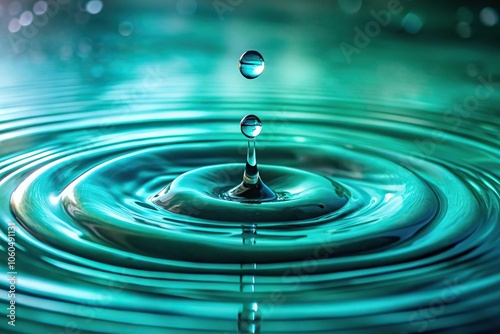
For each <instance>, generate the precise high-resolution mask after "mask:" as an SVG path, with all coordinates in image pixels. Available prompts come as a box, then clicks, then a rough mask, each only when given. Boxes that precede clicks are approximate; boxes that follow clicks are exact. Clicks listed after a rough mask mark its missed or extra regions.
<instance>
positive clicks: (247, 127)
mask: <svg viewBox="0 0 500 334" xmlns="http://www.w3.org/2000/svg"><path fill="white" fill-rule="evenodd" d="M240 128H241V133H243V134H244V135H245V136H246V137H247V138H255V137H257V136H258V135H259V134H260V132H261V131H262V122H261V121H260V119H259V118H258V117H257V116H255V115H247V116H245V117H243V119H242V120H241V122H240Z"/></svg>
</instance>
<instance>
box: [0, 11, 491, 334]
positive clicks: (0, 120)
mask: <svg viewBox="0 0 500 334" xmlns="http://www.w3.org/2000/svg"><path fill="white" fill-rule="evenodd" d="M262 6H265V3H264V2H263V3H262ZM269 6H270V5H269ZM182 8H184V7H182ZM245 8H248V7H245V3H242V4H241V7H237V8H236V9H235V12H234V15H235V16H233V17H236V14H237V11H240V13H241V15H242V16H244V15H247V14H246V13H247V12H246V9H245ZM269 8H273V7H272V6H271V7H269ZM184 9H185V8H184ZM184 9H183V10H184ZM103 10H106V7H104V9H103ZM203 10H205V11H207V13H212V12H210V11H211V10H213V8H211V7H207V8H205V7H203V6H202V5H200V4H199V6H198V12H197V13H205V12H203ZM288 10H289V12H287V13H288V14H286V13H285V14H283V15H290V17H288V18H289V19H290V20H292V19H294V18H297V17H300V15H301V11H298V12H295V11H292V9H290V8H289V9H288ZM130 11H132V12H133V11H134V9H133V8H132V9H130ZM290 13H296V15H299V16H294V15H295V14H293V15H292V14H290ZM122 15H124V14H123V13H122ZM144 15H146V14H144ZM149 15H150V16H151V20H153V21H154V20H156V19H157V21H154V22H156V23H157V24H156V27H161V28H158V29H163V30H161V32H162V34H160V36H157V38H156V39H155V37H154V36H155V33H158V32H157V31H156V30H154V29H152V28H151V27H150V24H145V23H144V24H143V23H141V21H134V30H133V31H134V32H133V33H132V34H131V35H130V36H129V37H126V38H130V40H127V43H125V42H123V41H122V40H119V39H118V37H119V38H125V37H124V36H118V35H117V36H115V37H113V38H116V43H117V45H119V46H120V47H121V49H120V48H118V50H116V49H113V48H111V47H109V48H106V44H105V43H104V39H105V37H103V36H101V35H99V34H97V33H93V31H96V32H99V31H101V29H102V27H104V26H107V25H108V22H107V21H106V23H101V24H102V25H99V21H96V22H97V23H94V25H90V28H88V29H90V30H85V33H87V34H91V37H92V38H93V40H94V41H93V46H92V47H93V51H92V52H93V53H92V57H95V59H94V60H92V61H91V60H89V59H88V58H82V57H80V56H78V57H80V58H78V57H77V56H76V54H75V58H71V59H67V60H61V59H59V58H58V57H59V56H60V53H59V52H57V53H56V52H53V51H52V50H50V49H49V50H48V51H46V53H43V52H42V51H43V50H38V51H37V52H39V53H35V52H34V51H32V52H31V53H29V52H28V51H27V53H25V54H23V55H21V56H19V55H17V56H16V57H11V58H4V59H3V60H2V61H1V62H0V70H1V73H3V74H4V76H3V78H4V79H2V81H1V87H0V91H1V93H0V94H1V95H2V98H1V99H0V108H1V109H0V143H1V145H0V223H1V233H0V237H1V238H2V244H1V245H0V249H1V254H2V256H3V258H4V259H5V260H2V261H6V259H7V247H6V245H7V243H6V241H7V226H8V225H9V224H14V225H15V226H16V235H15V237H16V243H17V252H16V261H17V262H16V271H17V273H18V274H17V277H18V280H17V285H16V289H17V295H16V298H17V299H16V301H17V326H16V328H12V327H9V326H8V325H7V323H6V321H5V319H4V320H2V321H0V328H2V330H3V331H6V330H8V331H12V332H20V333H65V332H67V331H68V330H71V329H72V328H73V329H74V328H76V329H77V330H78V331H80V332H81V333H257V332H260V333H373V332H374V331H378V332H386V333H406V332H424V331H425V332H433V331H435V332H450V333H457V330H458V332H464V333H473V332H481V331H484V332H486V331H491V330H494V329H496V328H497V327H498V322H497V315H498V314H499V312H500V308H499V305H500V290H499V289H498V287H499V284H500V273H499V271H498V267H499V265H500V247H499V238H500V228H499V217H500V204H499V203H500V201H499V196H500V195H499V193H500V147H499V144H498V143H499V141H500V137H499V134H500V120H499V114H500V110H499V109H498V105H499V102H500V95H499V94H498V92H499V91H500V86H498V85H497V84H496V82H498V81H499V74H500V68H499V67H498V62H496V60H495V59H496V58H494V57H493V56H492V55H491V53H490V50H489V49H488V47H485V46H484V44H482V43H479V42H477V43H476V44H474V48H469V49H467V52H465V51H464V47H463V43H464V42H463V41H460V40H452V41H450V42H449V43H448V45H447V47H446V49H443V48H441V47H440V46H439V45H431V44H428V43H427V42H426V41H427V39H426V37H425V36H424V37H421V39H419V37H418V36H417V37H415V39H412V40H411V41H408V39H406V38H403V37H401V36H400V35H382V36H380V39H379V40H378V41H375V40H374V41H373V43H372V45H370V46H369V47H367V48H366V49H364V50H363V52H362V53H360V54H359V55H356V56H359V57H358V58H356V59H355V60H353V63H352V64H351V65H349V66H348V65H346V63H345V60H344V59H343V58H342V54H341V52H340V51H339V49H338V48H335V49H334V50H333V49H332V51H329V52H330V53H328V55H327V57H326V58H324V59H318V57H317V55H318V54H319V53H320V52H323V51H324V50H325V46H327V45H330V43H331V38H333V37H332V33H331V31H330V30H329V31H323V30H321V29H319V28H317V27H310V26H306V25H301V24H302V23H301V21H300V22H298V23H297V24H298V25H299V27H301V29H299V30H297V31H294V34H290V33H289V31H287V33H286V34H285V33H284V31H285V30H283V29H274V30H272V28H273V25H275V24H279V22H278V23H276V22H274V21H273V23H269V22H268V21H266V20H265V19H263V21H262V22H260V24H259V25H257V26H258V27H260V28H259V29H262V31H266V32H270V31H275V32H276V34H275V35H273V34H267V35H265V34H261V35H260V37H261V39H260V40H259V41H260V43H261V45H260V47H259V50H261V51H262V52H263V53H264V50H265V54H266V61H267V62H268V66H267V68H266V71H267V73H266V74H267V75H266V76H262V77H261V78H259V80H258V81H253V80H246V79H244V78H242V77H241V74H240V73H238V69H237V68H235V66H234V63H235V59H237V57H238V54H239V53H241V50H240V46H241V49H242V50H246V49H248V46H246V45H242V44H245V43H241V42H238V41H241V36H242V35H241V31H239V30H235V31H232V30H231V29H225V28H221V27H219V25H220V24H222V23H219V20H218V18H217V16H215V18H213V17H212V21H203V22H202V23H193V21H188V22H190V23H191V24H192V25H193V28H186V26H182V25H181V26H180V28H179V27H178V28H177V29H181V30H182V29H185V30H182V31H183V34H184V35H185V36H187V37H189V38H188V39H182V41H181V40H177V39H174V38H171V39H170V41H171V43H172V44H171V45H169V46H168V48H167V47H166V46H164V44H163V42H164V38H166V37H165V36H169V35H168V34H169V31H170V32H171V31H172V30H170V28H169V27H168V26H162V25H161V24H167V23H168V24H171V21H167V23H164V22H165V21H161V20H159V18H158V17H157V16H156V15H158V13H156V12H154V13H153V12H152V13H149ZM186 15H187V14H186ZM200 15H201V14H200ZM203 15H216V14H213V13H212V14H203ZM228 15H229V14H228ZM317 15H319V16H318V20H319V22H324V23H325V24H327V26H328V27H330V26H329V25H328V24H333V23H330V21H331V17H327V16H326V14H325V16H322V14H317ZM125 17H128V18H129V19H132V18H133V16H130V15H129V16H125ZM173 17H177V16H175V15H173ZM250 17H253V16H250ZM155 18H156V19H155ZM227 19H228V20H229V19H230V18H229V17H228V18H227ZM96 20H97V19H96ZM234 20H237V19H236V18H234ZM254 20H257V19H255V18H254ZM162 22H163V23H162ZM194 22H197V21H194ZM207 22H212V23H210V24H207ZM224 22H227V21H224ZM236 22H240V24H242V26H243V27H244V28H248V27H246V26H245V25H246V24H250V23H251V26H252V27H255V26H256V25H255V22H253V21H252V22H247V21H245V20H241V21H236ZM307 22H309V21H307ZM333 22H335V27H336V26H338V24H339V22H338V20H333ZM119 23H120V22H116V27H119ZM283 24H285V23H283ZM199 28H200V29H199ZM201 28H203V29H201ZM47 29H50V27H49V28H47ZM86 29H87V28H86ZM117 29H118V28H117ZM148 29H149V30H148ZM242 29H243V28H242ZM332 29H333V27H332ZM243 30H245V31H249V30H246V29H243ZM350 30H351V27H349V29H348V28H345V31H344V33H345V34H346V36H347V35H348V31H350ZM89 31H90V32H89ZM311 31H313V32H315V36H316V41H315V43H316V44H317V45H316V44H311V37H310V36H311ZM222 32H224V34H226V35H225V38H224V39H221V38H217V39H213V40H212V39H210V38H209V37H210V36H219V35H217V33H222ZM59 33H61V34H63V33H64V32H59ZM141 33H142V34H143V35H136V34H141ZM79 34H84V32H83V30H81V31H80V30H78V29H77V28H75V29H74V30H72V31H71V32H70V35H68V36H73V37H75V36H79ZM233 34H234V35H233ZM280 34H283V35H282V36H278V35H280ZM184 35H183V36H184ZM65 36H66V35H65ZM104 36H106V35H104ZM286 36H288V37H286ZM290 36H293V39H292V38H291V37H290ZM398 36H399V37H398ZM146 37H147V38H149V39H144V38H146ZM285 37H286V38H287V39H286V40H287V41H289V44H286V43H284V42H280V41H283V38H285ZM75 38H76V37H75ZM336 38H337V40H336V41H337V42H339V41H341V40H342V39H339V37H336ZM146 40H147V41H149V42H148V43H152V44H154V43H156V44H155V45H159V46H162V47H164V49H162V48H161V47H159V48H158V49H155V52H151V51H150V52H151V53H150V54H148V56H147V57H146V59H145V58H144V55H143V54H142V53H141V52H139V51H136V49H134V48H132V47H130V45H133V44H134V43H136V44H135V45H142V44H141V43H145V41H146ZM49 41H52V43H54V42H53V40H52V39H49ZM186 41H191V42H193V43H194V42H195V44H194V45H196V47H195V46H193V45H191V44H189V43H188V42H186ZM229 41H232V42H229ZM87 42H88V41H87ZM101 42H102V43H101ZM292 42H293V43H292ZM377 42H378V43H377ZM82 43H83V42H82ZM129 43H132V44H129ZM176 43H177V44H176ZM186 43H187V44H188V45H186ZM231 43H233V44H231ZM471 43H475V42H473V41H471ZM148 45H149V44H148ZM172 45H173V46H175V48H172ZM335 45H338V43H337V44H335ZM127 46H129V48H130V49H129V50H128V51H127V52H128V53H126V56H124V53H123V50H124V49H126V48H127ZM233 46H234V47H233ZM296 46H301V47H302V48H301V47H298V48H297V49H296ZM222 47H226V48H227V49H231V50H232V49H233V48H234V49H238V50H234V52H232V51H231V52H229V51H228V52H227V53H226V52H222V51H217V50H221V49H222ZM99 50H101V51H99ZM148 50H149V49H148ZM301 50H302V51H301ZM304 50H306V51H304ZM423 50H425V54H426V55H427V57H430V58H432V59H445V60H444V61H438V63H432V62H429V61H427V59H425V58H424V57H422V56H421V55H422V54H423ZM159 51H164V52H163V53H162V52H159ZM285 51H286V52H285ZM75 52H76V51H75ZM79 52H82V50H80V51H79ZM158 53H162V54H161V55H159V54H158ZM54 54H57V57H55V58H58V59H55V58H54V57H53V55H54ZM64 55H66V54H64ZM42 56H43V57H42ZM40 57H41V58H40ZM450 59H453V60H454V61H453V62H452V61H450ZM374 60H376V61H374ZM33 64H38V65H37V66H36V67H35V66H33ZM206 64H211V67H210V68H209V69H208V71H207V66H206ZM297 64H300V65H301V66H299V67H297V66H296V65H297ZM292 65H293V66H295V67H294V69H295V70H294V71H293V72H291V71H290V68H291V66H292ZM476 101H477V104H476ZM247 114H256V115H259V117H260V119H261V120H262V123H263V125H264V127H263V131H262V133H261V134H260V135H259V137H258V141H257V146H256V153H257V157H258V163H259V171H260V176H261V177H262V179H263V180H264V181H265V182H266V184H267V185H268V186H269V187H270V188H271V189H273V190H274V191H275V192H276V194H277V195H278V199H277V200H276V201H273V202H269V203H261V204H249V203H239V202H238V201H230V200H228V199H227V198H224V197H220V196H218V194H221V193H224V192H225V191H227V190H229V189H230V188H231V187H234V186H235V185H237V184H238V183H239V182H241V180H242V176H243V170H244V168H245V160H246V157H247V156H246V155H247V139H246V138H244V137H243V136H242V134H241V133H240V129H239V124H238V122H239V120H241V118H242V117H243V116H244V115H247ZM193 171H197V172H193ZM184 173H188V174H184ZM189 173H194V175H190V174H189ZM182 174H184V176H185V175H188V176H189V175H190V177H189V178H182V177H181V178H179V176H180V175H182ZM168 187H171V189H175V191H177V192H178V194H180V196H176V197H175V201H172V200H171V198H169V197H168V196H166V197H165V196H164V197H162V196H163V195H165V194H167V195H168V192H166V189H168ZM1 275H2V277H4V276H5V273H4V272H2V274H1ZM0 286H1V287H2V289H3V290H8V288H9V286H8V283H7V279H2V280H1V282H0ZM0 299H1V300H2V305H5V304H4V302H8V300H7V294H6V293H2V295H1V296H0ZM2 314H5V308H4V310H3V311H2Z"/></svg>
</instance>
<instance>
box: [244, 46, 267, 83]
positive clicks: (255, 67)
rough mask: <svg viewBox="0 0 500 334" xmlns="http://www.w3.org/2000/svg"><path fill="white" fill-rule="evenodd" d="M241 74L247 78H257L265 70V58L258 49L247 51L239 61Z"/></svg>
mask: <svg viewBox="0 0 500 334" xmlns="http://www.w3.org/2000/svg"><path fill="white" fill-rule="evenodd" d="M239 67H240V72H241V74H242V75H243V76H244V77H245V78H247V79H255V78H257V77H258V76H259V75H261V74H262V72H264V58H263V57H262V55H261V54H260V53H258V52H257V51H253V50H251V51H247V52H245V53H244V54H242V55H241V57H240V61H239Z"/></svg>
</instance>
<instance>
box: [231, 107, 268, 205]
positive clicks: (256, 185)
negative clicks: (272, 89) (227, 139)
mask: <svg viewBox="0 0 500 334" xmlns="http://www.w3.org/2000/svg"><path fill="white" fill-rule="evenodd" d="M240 129H241V133H243V134H244V135H245V137H247V138H248V149H247V163H246V166H245V172H244V173H243V182H242V183H241V184H240V185H238V186H236V187H234V188H233V189H231V190H229V191H228V193H227V194H225V195H224V196H223V197H224V198H226V199H229V200H237V201H240V202H246V203H261V202H267V201H272V200H275V199H276V197H277V196H276V194H275V193H274V192H273V191H272V190H271V189H269V188H268V187H267V186H266V185H265V184H264V183H263V182H262V180H261V179H260V175H259V169H258V167H257V157H256V154H255V137H257V136H258V135H259V134H260V132H261V131H262V122H261V121H260V119H259V118H258V117H257V116H255V115H247V116H245V117H243V119H242V120H241V122H240Z"/></svg>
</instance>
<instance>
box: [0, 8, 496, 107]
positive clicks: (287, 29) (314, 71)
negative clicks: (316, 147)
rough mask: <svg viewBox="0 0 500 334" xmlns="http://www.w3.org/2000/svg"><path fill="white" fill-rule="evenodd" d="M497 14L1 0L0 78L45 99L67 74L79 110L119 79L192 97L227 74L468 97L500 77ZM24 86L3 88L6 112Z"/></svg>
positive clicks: (228, 78) (146, 90)
mask: <svg viewBox="0 0 500 334" xmlns="http://www.w3.org/2000/svg"><path fill="white" fill-rule="evenodd" d="M498 15H499V9H498V5H497V4H496V2H494V1H455V2H453V3H448V2H430V1H410V0H401V1H370V2H368V1H362V0H339V1H322V0H320V1H314V2H306V1H297V0H292V1H286V2H285V1H263V0H255V1H248V0H216V1H197V0H166V1H161V2H159V1H152V0H144V1H140V2H137V1H101V0H94V1H86V0H81V1H70V0H53V1H5V0H2V1H1V2H0V25H1V34H0V45H1V48H2V56H1V58H0V71H1V80H0V85H1V86H2V87H13V86H16V85H19V83H20V82H22V83H24V84H27V83H28V82H31V84H35V83H37V85H38V86H40V87H39V88H40V90H37V89H33V90H30V94H29V95H31V96H25V95H24V94H22V95H21V96H22V98H23V99H30V98H33V99H34V100H37V99H39V98H42V96H39V95H38V94H39V93H40V94H41V93H42V92H44V94H45V93H47V92H48V93H50V85H57V78H60V77H64V78H65V80H74V82H73V84H76V83H78V85H83V86H86V85H88V89H90V90H91V91H92V96H89V99H88V101H86V102H84V101H79V102H80V103H79V104H78V108H85V107H88V105H87V106H85V104H86V103H88V104H93V103H95V101H97V100H99V99H100V98H103V95H106V94H108V93H109V92H110V90H112V85H114V84H117V83H119V82H121V83H125V82H128V83H133V82H135V89H134V88H132V90H133V91H134V92H130V93H127V94H128V95H131V96H129V97H121V98H122V99H130V100H134V98H135V97H137V96H139V95H140V96H141V97H145V96H146V95H147V94H152V93H154V92H155V91H156V90H157V89H162V90H163V91H164V92H163V93H167V94H169V95H170V96H171V97H175V98H182V97H184V96H193V95H196V94H197V93H199V91H200V90H203V89H204V87H205V88H206V87H207V86H217V85H219V84H220V83H223V84H225V85H228V86H232V87H235V88H236V89H239V90H241V91H244V90H247V89H255V87H256V86H259V88H260V89H262V91H264V92H265V91H266V89H267V88H268V87H270V86H271V87H273V88H274V90H273V94H275V96H276V95H282V94H286V91H287V89H294V90H297V89H298V90H300V89H302V88H303V89H308V88H311V87H320V88H322V89H325V90H328V92H329V95H330V96H331V97H333V98H336V99H343V100H351V99H352V100H360V101H368V100H369V101H371V102H375V101H380V102H381V103H383V104H387V103H388V102H390V103H391V104H394V103H395V104H397V105H400V104H401V105H405V104H408V103H411V104H417V105H422V104H423V105H426V106H427V105H432V107H433V108H439V107H441V108H444V107H445V106H448V105H449V104H450V102H453V101H454V100H456V99H459V100H461V99H463V97H464V94H469V91H470V87H473V85H475V84H476V81H477V80H476V77H477V76H478V75H479V74H483V75H486V76H487V75H493V79H494V80H496V81H500V80H499V79H500V78H499V77H498V75H499V70H498V61H497V60H498V45H499V44H498V40H499V33H500V25H499V22H498V20H499V18H498ZM249 49H256V50H258V51H260V52H261V53H262V54H263V56H264V58H265V60H266V70H265V72H264V74H263V75H262V76H261V77H260V78H259V79H257V80H255V81H254V82H245V79H244V78H243V77H242V76H241V75H240V74H239V72H238V70H237V60H238V58H239V56H240V55H241V54H242V53H243V52H244V51H246V50H249ZM54 80H55V81H56V82H52V81H54ZM65 82H66V84H68V81H65ZM457 83H460V84H459V85H457ZM171 84H175V87H171ZM470 85H472V86H470ZM145 86H147V87H145ZM92 87H99V89H96V90H92ZM103 87H105V88H103ZM131 87H134V85H132V86H131ZM260 89H259V91H260ZM165 90H168V91H165ZM174 90H175V92H174ZM15 93H20V92H19V91H14V92H13V91H6V90H5V89H2V92H1V93H0V94H2V102H0V103H2V105H1V107H2V108H3V110H4V112H5V109H6V108H7V109H8V108H9V107H10V106H11V105H12V104H13V103H14V101H15V96H16V94H15ZM75 94H77V95H78V94H79V93H78V92H75ZM225 94H228V92H227V91H224V90H220V91H217V94H211V95H213V96H212V97H213V98H217V97H223V96H224V95H225ZM216 95H218V96H216ZM71 98H72V97H71V96H66V99H67V101H69V100H71ZM114 98H116V96H115V97H114ZM75 99H78V100H80V96H75ZM6 101H11V104H9V103H6ZM129 102H130V101H129ZM495 102H498V100H497V99H495V100H489V101H488V103H495ZM129 104H134V103H129ZM133 108H140V107H139V106H133ZM41 112H42V111H41Z"/></svg>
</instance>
